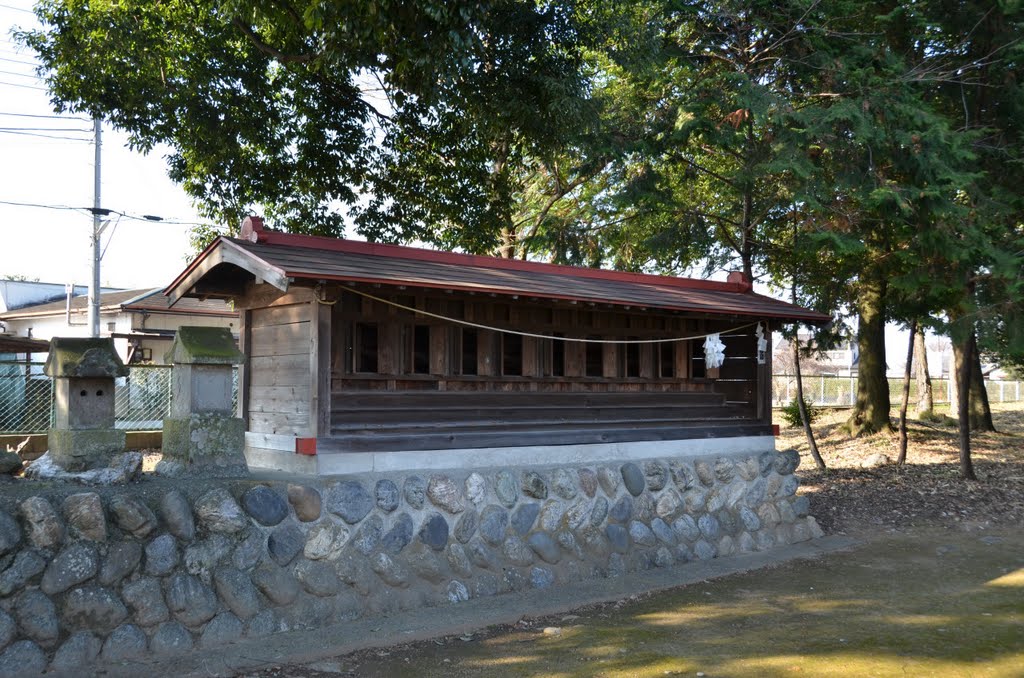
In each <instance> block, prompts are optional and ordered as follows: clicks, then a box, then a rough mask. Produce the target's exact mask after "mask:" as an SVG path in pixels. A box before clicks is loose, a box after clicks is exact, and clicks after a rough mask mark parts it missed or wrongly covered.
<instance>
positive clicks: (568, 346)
mask: <svg viewBox="0 0 1024 678" xmlns="http://www.w3.org/2000/svg"><path fill="white" fill-rule="evenodd" d="M586 371H587V346H586V344H583V343H580V342H578V341H567V342H565V376H567V377H582V376H585V375H586Z"/></svg>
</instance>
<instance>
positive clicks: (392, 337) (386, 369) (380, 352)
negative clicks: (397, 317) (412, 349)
mask: <svg viewBox="0 0 1024 678" xmlns="http://www.w3.org/2000/svg"><path fill="white" fill-rule="evenodd" d="M401 369H402V326H401V325H400V324H399V323H397V322H382V323H380V324H379V325H378V335H377V371H378V372H379V373H380V374H400V373H401Z"/></svg>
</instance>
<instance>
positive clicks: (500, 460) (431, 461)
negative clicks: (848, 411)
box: [165, 429, 775, 476]
mask: <svg viewBox="0 0 1024 678" xmlns="http://www.w3.org/2000/svg"><path fill="white" fill-rule="evenodd" d="M165 431H166V429H165ZM165 436H166V433H165ZM165 440H166V438H165ZM165 450H166V445H165ZM774 451H775V438H774V437H773V436H737V437H735V438H693V439H688V440H655V441H638V442H631V443H595V444H587V445H530V446H522V447H490V448H477V449H464V450H443V451H438V450H422V451H394V452H336V453H320V454H318V455H316V456H315V457H307V456H304V455H301V454H296V453H295V437H294V436H282V435H269V434H264V433H246V434H245V457H246V460H247V461H248V463H249V467H250V468H252V469H265V470H276V471H284V472H287V473H303V474H309V475H320V476H335V475H349V474H353V473H391V472H401V471H413V470H456V469H475V468H487V467H492V468H502V467H514V466H522V465H526V464H538V465H556V464H594V463H600V462H609V461H616V462H619V463H621V462H624V461H636V460H641V459H650V458H652V457H667V458H676V459H683V458H688V457H698V456H704V455H732V454H759V453H761V452H774Z"/></svg>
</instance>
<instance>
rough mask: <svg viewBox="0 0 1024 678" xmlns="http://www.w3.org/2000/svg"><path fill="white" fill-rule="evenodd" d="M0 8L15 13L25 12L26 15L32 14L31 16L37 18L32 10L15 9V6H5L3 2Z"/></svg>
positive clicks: (0, 3)
mask: <svg viewBox="0 0 1024 678" xmlns="http://www.w3.org/2000/svg"><path fill="white" fill-rule="evenodd" d="M0 7H3V8H4V9H9V10H13V11H15V12H24V13H25V14H31V15H33V16H35V12H33V11H32V10H30V9H25V8H24V7H15V6H14V5H5V4H3V3H2V2H0Z"/></svg>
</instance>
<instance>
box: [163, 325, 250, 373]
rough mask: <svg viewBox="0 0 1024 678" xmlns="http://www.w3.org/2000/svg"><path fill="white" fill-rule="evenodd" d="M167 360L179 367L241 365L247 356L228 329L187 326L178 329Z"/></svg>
mask: <svg viewBox="0 0 1024 678" xmlns="http://www.w3.org/2000/svg"><path fill="white" fill-rule="evenodd" d="M165 360H166V361H167V362H168V363H171V364H177V365H240V364H242V362H243V361H244V360H245V355H244V354H243V353H242V352H241V351H239V350H238V347H237V346H236V345H235V339H234V337H232V336H231V330H229V329H228V328H226V327H191V326H185V327H180V328H178V332H177V334H175V336H174V343H172V344H171V349H170V350H169V351H168V352H167V354H166V357H165Z"/></svg>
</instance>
